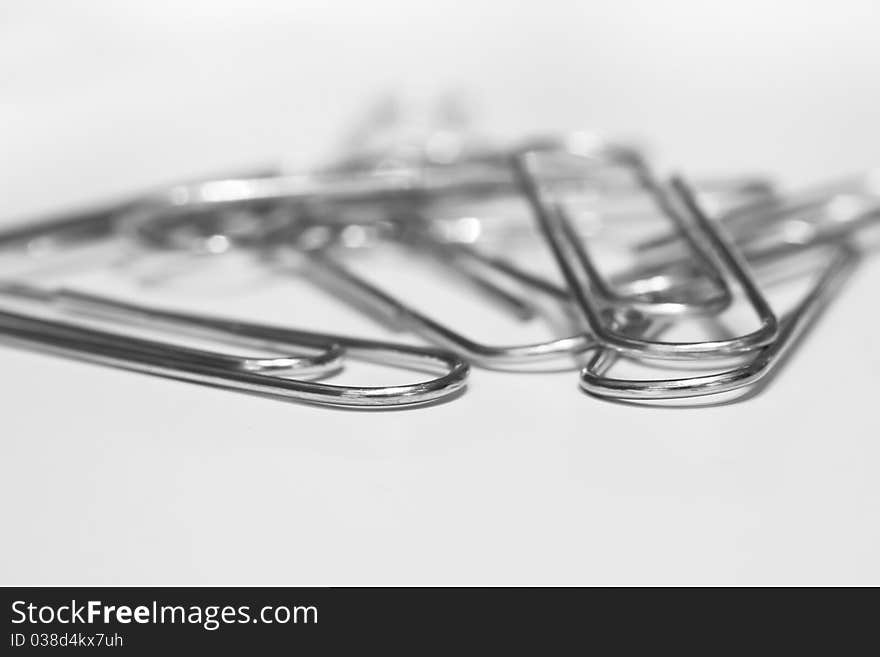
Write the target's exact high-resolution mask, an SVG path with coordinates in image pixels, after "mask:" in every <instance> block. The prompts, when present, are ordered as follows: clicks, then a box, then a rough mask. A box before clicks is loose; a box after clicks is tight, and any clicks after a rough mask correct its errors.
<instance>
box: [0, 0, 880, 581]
mask: <svg viewBox="0 0 880 657" xmlns="http://www.w3.org/2000/svg"><path fill="white" fill-rule="evenodd" d="M878 13H880V5H878V4H877V3H876V2H873V1H872V0H866V1H864V2H850V1H837V2H808V1H805V0H801V1H800V2H794V1H791V2H788V1H777V2H773V3H768V2H751V1H748V2H744V1H739V2H728V3H715V2H699V1H697V0H693V1H676V2H641V3H638V2H623V1H621V0H616V1H614V2H610V1H609V2H604V1H603V2H582V3H577V2H540V3H534V2H516V1H506V2H500V1H497V2H488V1H473V0H472V1H470V2H467V3H457V2H456V3H453V2H448V3H445V2H434V3H428V4H425V3H415V2H388V1H387V0H381V1H378V2H376V1H371V2H351V3H328V2H311V3H303V2H283V3H282V2H279V3H267V2H240V3H237V2H226V1H217V0H214V1H211V2H208V1H205V2H184V3H181V2H175V3H171V2H167V3H164V2H138V3H135V2H118V1H117V2H110V1H106V2H89V3H67V2H57V3H47V2H39V1H36V2H35V1H27V2H26V1H23V0H21V1H15V0H13V1H11V2H10V1H9V0H7V1H6V2H4V3H3V4H2V5H0V192H2V193H0V222H3V223H6V222H7V221H8V222H13V221H15V220H20V219H24V218H27V217H30V216H38V215H39V214H41V213H43V212H54V211H59V210H63V209H65V208H66V207H69V206H71V205H76V204H80V203H85V202H91V201H99V200H101V199H104V198H112V197H114V196H116V195H119V194H122V193H125V192H128V191H133V190H138V189H140V188H142V187H143V186H145V185H151V184H155V183H160V182H164V181H168V180H173V179H175V178H177V177H180V176H192V175H195V174H200V173H203V172H205V171H217V170H225V169H229V168H235V167H239V166H242V165H250V164H254V163H262V162H267V161H269V162H271V161H275V160H277V159H278V158H279V157H284V158H285V159H287V160H288V161H294V162H309V161H314V159H315V158H318V157H320V156H322V155H324V154H325V153H327V152H328V151H331V150H332V149H333V148H334V147H335V146H336V145H337V143H338V140H339V137H340V131H341V130H342V129H343V128H344V127H345V126H346V124H347V123H348V122H350V120H351V119H352V118H353V117H355V116H357V114H358V112H359V111H361V110H362V109H363V107H364V106H365V105H366V104H368V102H369V101H370V99H371V98H373V97H374V96H375V95H376V94H377V93H380V92H385V91H393V90H398V89H402V90H407V91H410V90H414V91H416V92H417V93H427V94H430V93H433V92H435V91H442V90H445V89H448V88H450V87H454V88H460V89H463V90H464V91H466V92H467V93H469V94H471V95H472V96H473V97H476V98H477V99H478V101H479V102H478V105H479V109H480V113H481V116H482V118H483V120H484V122H485V125H486V126H488V129H489V130H490V131H492V132H493V133H496V134H498V135H511V134H518V133H522V132H525V131H528V130H531V129H546V128H553V129H557V130H564V129H570V128H588V129H592V130H599V131H602V132H605V133H609V134H613V135H632V136H636V137H642V138H645V139H646V140H647V141H649V142H650V144H651V145H652V146H653V147H654V148H655V149H656V150H657V151H658V152H659V153H661V154H662V155H663V156H664V157H665V158H666V159H669V160H670V161H672V162H673V163H675V164H677V165H679V166H680V167H682V168H683V169H684V170H686V171H688V172H692V171H696V172H703V173H722V172H738V171H751V170H756V171H759V172H766V173H770V174H773V175H775V176H776V177H777V178H778V179H779V180H781V181H783V182H790V183H799V182H809V181H814V180H820V179H822V178H828V177H833V176H835V175H839V174H845V173H849V172H853V171H858V170H860V169H864V168H866V167H869V166H872V165H876V164H877V163H878V153H880V129H878V125H877V124H878V119H880V71H878V62H880V45H878V43H880V42H878V40H877V32H878V28H880V20H878V19H880V15H878ZM878 286H880V262H877V261H871V262H868V263H867V264H866V265H865V266H863V268H862V269H861V270H860V271H859V272H858V274H857V275H856V277H855V278H854V279H853V281H852V283H851V284H850V285H848V286H847V287H846V288H845V290H844V291H843V293H842V294H841V296H840V298H839V299H837V300H836V301H835V303H834V304H833V305H832V307H831V308H830V309H829V312H828V313H827V315H825V316H824V317H823V318H822V320H821V322H820V323H819V324H818V325H817V327H816V329H815V330H814V331H813V332H811V334H810V335H809V336H808V339H807V340H806V341H805V343H804V344H803V345H802V347H801V348H800V349H799V350H798V352H797V353H796V355H795V357H794V358H793V359H792V360H791V362H790V364H789V365H788V366H787V367H786V368H785V370H784V371H783V372H782V374H781V376H779V377H778V378H777V379H776V380H775V381H774V382H773V385H772V386H771V387H770V388H769V389H768V390H767V391H766V392H765V393H764V394H761V395H759V396H757V397H755V398H753V399H751V400H748V401H746V402H744V403H741V404H734V405H727V406H718V407H714V408H704V409H685V410H682V409H676V410H657V409H643V408H631V407H626V406H621V405H613V404H609V403H604V402H601V401H598V400H595V399H591V398H588V397H585V396H583V395H582V394H581V393H579V392H578V390H577V387H576V383H575V376H574V375H573V373H570V372H569V373H561V374H544V375H532V376H525V375H511V374H500V373H491V372H486V371H476V372H475V373H474V375H473V383H472V385H471V388H470V390H469V392H468V393H467V394H466V395H465V396H464V397H462V398H461V399H459V400H457V401H455V402H454V403H450V404H446V405H441V406H435V407H432V408H427V409H421V410H413V411H405V412H393V413H375V412H371V413H363V412H351V411H347V412H345V411H342V412H340V411H333V410H326V409H320V408H312V407H305V406H301V405H295V404H284V403H278V402H272V401H268V400H265V399H260V398H254V397H248V396H244V395H236V394H232V393H227V392H223V391H220V390H213V389H209V388H201V387H197V386H192V385H187V384H183V383H176V382H171V381H167V380H162V379H154V378H150V377H145V376H139V375H133V374H128V373H124V372H121V371H116V370H112V369H107V368H101V367H96V366H91V365H86V364H78V363H72V362H69V361H64V360H60V359H56V358H52V357H49V356H43V355H37V354H32V353H27V352H23V351H18V350H13V349H11V348H8V347H2V348H0V370H2V377H0V387H2V407H0V408H2V416H0V450H2V456H0V512H2V516H0V525H2V527H3V530H2V534H3V539H2V542H0V544H2V548H0V550H2V560H0V581H2V583H4V584H49V583H58V584H61V583H81V584H99V583H112V584H119V583H125V584H135V583H143V584H159V583H165V584H186V583H190V584H197V583H210V584H221V583H235V584H245V583H248V584H342V583H347V584H367V583H373V584H410V583H434V584H441V583H442V584H452V583H459V584H492V583H494V584H500V583H504V584H551V583H555V584H563V583H566V584H573V583H868V582H873V583H878V581H880V564H878V560H877V558H876V555H877V553H878V549H880V525H878V514H880V486H878V483H877V481H878V478H877V474H876V473H877V470H878V462H880V441H878V440H877V438H878V433H880V432H878V430H877V426H878V420H877V415H876V409H877V407H876V393H877V391H878V383H880V347H878V341H877V338H876V332H877V319H878V313H877V310H876V300H877V289H878ZM304 310H306V311H307V310H308V309H307V308H306V309H304ZM452 310H453V309H451V308H437V309H436V312H437V313H438V314H442V313H444V312H445V313H449V312H452Z"/></svg>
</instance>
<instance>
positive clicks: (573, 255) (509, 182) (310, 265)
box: [0, 135, 880, 407]
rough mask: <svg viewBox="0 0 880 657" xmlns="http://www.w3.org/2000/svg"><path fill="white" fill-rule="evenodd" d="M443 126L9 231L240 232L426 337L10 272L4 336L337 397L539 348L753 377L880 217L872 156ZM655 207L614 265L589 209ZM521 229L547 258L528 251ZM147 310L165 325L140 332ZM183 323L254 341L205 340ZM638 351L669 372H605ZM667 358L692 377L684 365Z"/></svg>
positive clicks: (1, 245) (652, 382)
mask: <svg viewBox="0 0 880 657" xmlns="http://www.w3.org/2000/svg"><path fill="white" fill-rule="evenodd" d="M441 137H442V139H432V140H429V142H428V143H426V144H423V145H420V146H419V147H417V148H410V149H409V150H407V151H406V153H405V154H404V155H400V156H398V155H399V153H398V154H396V155H395V157H389V154H388V153H387V152H383V153H375V152H369V150H366V151H363V150H362V151H361V152H356V153H354V154H352V155H351V156H350V157H347V158H345V159H344V160H343V161H340V162H337V163H335V164H334V165H333V166H330V167H322V168H320V169H317V170H314V171H310V172H308V173H305V174H298V175H276V174H273V175H260V176H256V177H242V178H231V179H222V180H209V181H200V182H195V183H186V184H180V185H175V186H173V187H171V188H168V189H164V190H160V191H154V192H150V193H147V194H144V195H142V196H140V197H138V198H135V199H132V200H129V201H126V202H124V203H119V204H114V205H112V206H110V207H105V208H101V209H99V210H96V211H90V212H86V213H79V214H76V215H72V216H67V217H62V218H61V219H56V220H52V221H48V222H42V223H30V224H26V225H22V226H21V227H18V228H13V229H7V230H6V231H5V232H4V233H2V234H0V249H2V253H4V254H6V255H7V256H8V255H9V254H10V253H13V252H18V255H19V256H22V255H23V256H24V257H27V258H42V259H46V258H52V257H54V255H53V254H57V253H61V252H64V251H65V250H66V249H69V248H71V247H72V245H77V244H89V243H91V242H94V241H99V240H102V239H105V238H107V237H108V236H113V237H114V239H117V240H119V239H122V240H127V241H129V242H130V243H132V244H137V245H138V248H142V249H148V250H152V251H175V252H185V253H192V254H201V255H211V254H222V253H228V252H230V251H231V250H246V251H249V252H252V253H253V254H255V255H258V256H259V257H258V258H257V259H256V261H257V262H263V263H275V264H277V263H279V262H281V263H283V262H285V261H286V260H288V259H291V258H295V259H297V261H298V262H300V263H302V262H305V263H306V265H305V266H306V268H307V269H308V270H309V271H310V272H311V273H312V274H314V275H316V276H318V275H320V276H322V277H324V278H325V279H332V281H333V283H334V286H335V288H336V289H337V290H339V293H340V294H342V295H344V296H346V297H347V298H356V299H357V300H358V304H359V306H361V307H364V306H365V307H367V309H368V311H369V312H370V313H373V314H376V313H378V314H379V315H380V316H382V317H384V318H385V319H386V320H388V321H390V322H392V323H393V324H395V325H396V327H397V328H398V329H404V330H406V331H410V332H411V333H412V334H414V335H416V336H419V337H420V338H421V339H423V340H426V341H428V342H429V343H431V344H432V346H416V345H414V344H399V343H396V342H385V341H378V340H373V339H365V338H361V337H354V336H350V335H340V334H337V333H335V332H323V331H320V332H316V331H304V330H298V329H297V328H293V327H290V326H270V325H265V324H263V323H259V322H252V321H245V320H243V319H241V318H232V317H225V318H221V317H217V316H213V315H209V314H199V313H194V312H181V311H176V310H175V311H172V310H169V309H167V308H160V307H154V306H153V305H147V304H140V303H135V302H133V301H131V300H123V299H119V298H114V297H110V296H104V295H98V294H94V293H88V292H85V291H82V290H80V291H76V290H74V289H71V288H68V287H64V286H63V285H51V286H47V285H40V284H37V282H35V280H33V279H29V278H28V277H21V276H14V275H7V276H5V278H4V281H3V282H2V285H0V307H2V309H0V341H2V342H3V343H5V344H13V345H17V346H22V347H27V348H35V349H38V350H42V351H47V352H50V353H57V354H59V355H64V356H68V357H74V358H77V359H81V360H86V361H90V362H96V363H102V364H109V365H112V366H116V367H121V368H125V369H128V370H134V371H141V372H145V373H149V374H153V375H159V376H166V377H170V378H174V379H178V380H185V381H192V382H197V383H202V384H208V385H213V386H220V387H224V388H229V389H236V390H242V391H247V392H253V393H260V394H266V395H271V396H273V397H279V398H287V399H293V400H298V401H303V402H308V403H317V404H326V405H331V406H372V407H393V406H401V405H411V404H421V403H425V402H431V401H436V400H440V399H445V398H452V397H454V396H456V395H457V394H459V393H460V392H461V391H462V390H463V388H464V387H465V385H466V381H467V378H468V375H469V370H470V366H471V365H474V366H478V367H487V368H500V369H505V368H507V369H510V368H518V367H520V366H527V365H529V364H530V363H546V362H547V361H560V362H562V363H564V364H565V365H564V366H565V367H568V368H569V369H572V370H577V371H579V372H580V374H579V380H580V386H581V388H582V389H583V390H584V391H586V392H587V393H589V394H590V395H593V396H596V397H601V398H611V399H623V400H670V399H682V398H692V397H698V396H705V395H714V394H717V393H726V392H729V391H733V390H740V389H747V388H750V387H751V386H753V385H754V384H756V383H757V382H758V381H759V380H760V379H762V378H763V377H766V375H767V374H768V373H770V372H771V371H772V370H773V369H774V367H775V366H776V365H777V364H778V363H779V362H780V360H781V359H782V358H783V357H784V355H785V354H786V352H787V351H789V350H790V348H791V347H792V345H793V344H794V343H795V341H796V340H797V339H798V337H799V335H800V334H801V333H802V332H803V331H804V329H805V328H806V327H807V326H808V325H809V324H810V322H811V321H812V320H813V318H815V317H816V315H817V313H818V312H819V311H820V309H821V308H822V307H823V306H824V305H825V303H826V302H827V301H828V300H829V299H830V298H831V297H832V296H833V295H834V293H835V291H836V290H837V289H838V286H839V285H840V284H841V282H842V281H843V280H844V278H845V277H846V275H847V273H848V272H850V271H851V270H852V268H853V265H854V263H855V262H856V260H857V257H858V250H857V248H856V247H855V245H854V244H855V238H856V236H857V235H860V234H861V233H862V232H863V229H865V228H867V227H868V226H869V225H871V224H872V223H875V220H876V219H877V218H878V216H880V178H878V176H876V175H874V176H873V177H872V176H871V175H865V176H863V177H860V178H854V179H851V180H845V181H841V182H839V183H835V184H829V185H827V186H823V187H821V188H813V189H809V190H806V191H803V192H794V193H790V192H786V193H781V192H779V191H778V190H776V189H775V188H774V187H773V185H771V184H769V183H767V182H765V181H763V180H762V179H759V178H756V179H746V178H743V179H732V180H727V181H716V182H706V183H699V182H696V183H694V184H693V186H692V185H690V184H688V183H686V182H685V181H684V180H683V179H682V178H680V177H673V178H671V179H669V180H661V179H659V178H658V177H657V175H656V174H655V173H654V171H653V169H652V166H651V165H650V164H649V162H648V161H647V159H646V157H645V156H644V155H643V154H642V153H640V152H639V150H637V149H635V148H633V147H630V146H626V145H620V144H613V143H602V142H599V141H597V140H595V139H589V138H586V137H584V136H583V135H572V136H570V137H565V138H558V139H555V138H549V139H544V138H541V139H534V140H531V141H529V142H527V143H520V144H517V145H516V146H513V147H507V148H499V149H489V148H478V147H471V146H470V145H469V144H468V143H467V141H466V140H462V139H458V140H457V141H456V140H455V139H453V138H451V137H450V136H449V135H441ZM488 208H491V212H490V211H489V210H488ZM507 209H509V216H508V215H506V214H505V213H506V211H507ZM482 211H485V212H486V213H488V214H491V215H492V218H491V220H490V219H489V218H488V217H487V218H485V219H484V218H483V217H481V212H482ZM465 218H466V221H465V220H464V219H465ZM648 224H651V226H652V229H651V230H650V231H648V232H649V233H650V234H648V235H646V234H645V233H644V231H642V235H641V237H640V238H639V239H637V240H635V241H633V240H630V241H629V242H628V243H627V244H626V248H625V249H624V251H626V252H627V253H628V256H629V260H628V261H627V264H626V265H625V266H624V267H623V268H620V267H618V268H617V270H616V271H615V272H614V273H613V274H609V273H608V272H607V271H605V270H606V268H607V267H608V264H607V262H606V263H603V262H602V255H603V252H602V248H601V242H600V240H598V239H594V238H593V234H594V233H595V230H594V229H595V227H596V226H597V225H601V226H605V227H608V226H611V228H612V229H613V228H614V227H615V226H617V227H623V228H624V229H625V230H624V232H626V231H630V232H636V233H638V232H639V230H640V227H644V226H646V225H648ZM352 236H355V237H356V238H357V239H356V240H354V241H356V242H357V243H358V244H359V245H361V246H362V245H363V244H364V243H368V244H372V243H382V244H394V245H396V246H398V247H400V248H403V249H406V250H407V251H408V252H410V253H412V254H415V256H414V257H419V258H432V259H434V260H438V261H440V262H442V263H443V266H444V267H446V268H448V270H449V271H453V272H455V273H456V275H457V276H458V277H459V278H457V279H456V280H458V281H466V284H467V285H470V286H471V288H472V289H479V290H480V292H481V293H485V294H486V295H488V296H489V297H491V298H493V299H494V301H497V302H500V303H501V304H502V305H504V306H505V307H506V308H507V309H509V310H511V311H512V312H513V313H514V315H515V316H516V317H518V318H519V319H521V320H523V321H526V320H529V319H531V318H534V316H535V315H536V314H537V313H539V312H543V311H539V310H538V309H539V308H544V307H550V308H553V309H555V311H558V313H559V316H560V317H563V318H564V321H565V323H566V325H567V326H568V327H570V328H569V330H565V331H563V332H562V334H557V335H555V336H552V337H551V338H549V339H547V340H546V341H543V342H538V343H534V342H532V343H528V344H515V345H507V344H485V343H483V342H477V341H476V340H474V339H471V338H470V337H466V336H465V335H463V334H461V333H459V332H458V331H456V330H454V329H452V328H450V326H448V325H447V324H445V323H443V322H441V321H440V320H438V319H436V318H435V317H434V316H432V315H430V314H428V312H427V311H423V310H416V309H415V308H414V307H412V306H411V305H409V304H405V303H404V302H402V301H401V300H400V299H399V298H398V297H397V296H395V295H394V294H392V292H390V291H389V290H387V289H385V288H383V287H380V286H379V285H377V284H375V283H373V282H371V281H369V280H368V279H367V278H366V277H363V276H361V275H359V274H356V273H355V272H354V270H353V269H351V268H350V267H349V266H348V264H347V263H346V260H345V258H346V255H345V254H346V249H347V247H350V246H351V243H352ZM516 236H519V238H521V241H522V240H525V241H526V242H528V246H529V248H531V249H532V250H533V251H534V252H536V253H537V252H541V253H542V254H543V256H542V257H545V259H546V262H548V263H550V265H551V267H550V268H549V269H547V268H546V267H545V268H544V269H541V268H540V267H538V266H537V265H534V266H533V264H534V263H533V262H532V261H531V259H530V258H523V257H519V256H518V255H516V253H517V249H518V248H520V246H521V244H520V246H516V247H514V246H511V245H513V244H514V243H515V242H516V239H518V238H517V237H516ZM523 236H524V237H523ZM499 245H500V248H499ZM493 246H494V247H495V248H493ZM538 260H539V258H538V257H537V256H536V257H535V258H534V261H535V262H537V261H538ZM804 263H806V265H807V266H806V268H805V266H804ZM816 263H818V264H816ZM553 269H555V271H553ZM780 273H781V274H782V276H781V278H783V279H784V278H792V277H795V278H798V277H800V278H809V279H810V280H811V286H810V287H809V289H808V291H807V292H806V293H805V294H803V295H801V296H800V298H799V300H798V301H797V302H796V303H795V304H793V307H791V308H790V309H788V310H787V312H785V313H784V314H781V315H779V314H777V312H775V311H774V308H773V307H772V306H771V303H770V302H769V301H768V300H767V298H766V296H765V295H766V293H767V289H768V288H769V287H770V286H772V285H773V284H775V283H774V280H776V279H779V278H780V276H779V274H780ZM462 275H463V277H462ZM737 308H739V309H740V311H742V309H743V308H745V309H746V310H749V311H750V313H751V315H752V317H751V319H750V321H751V323H752V325H751V327H749V328H748V329H743V330H741V331H735V332H733V333H731V332H730V331H729V330H727V331H726V332H725V331H718V330H716V331H715V332H714V333H712V332H711V331H710V334H709V335H708V336H703V337H702V338H701V339H696V338H694V337H690V338H688V339H685V340H680V339H679V340H675V341H670V340H669V338H668V336H670V335H675V334H676V332H679V333H681V332H682V331H685V332H686V330H685V329H686V327H688V326H693V327H699V326H702V327H705V326H707V325H708V324H711V322H712V321H713V320H715V319H717V318H719V317H721V315H722V314H723V313H727V312H729V311H731V310H732V309H737ZM707 323H708V324H707ZM555 326H557V327H558V326H559V324H558V323H557V324H556V325H555ZM133 327H138V328H143V327H151V328H152V329H154V330H157V331H162V332H163V335H167V336H168V337H167V339H156V338H155V337H143V336H139V335H138V334H137V332H136V331H133V330H132V329H133ZM716 328H717V327H716ZM181 335H190V336H192V335H203V336H208V337H211V338H213V339H215V340H217V341H218V342H220V343H222V344H224V345H227V347H228V345H236V346H237V347H238V348H239V349H245V348H247V349H251V350H252V351H255V352H256V351H259V352H261V353H260V354H259V355H255V354H250V355H241V354H238V353H231V352H230V351H229V349H228V348H224V349H207V348H203V347H194V346H192V345H187V344H184V343H182V342H181V341H180V340H178V339H177V338H178V337H179V336H181ZM358 360H361V361H367V362H378V363H382V364H384V365H394V366H400V367H401V368H406V369H410V370H412V371H414V372H424V371H430V372H432V376H434V377H435V378H430V379H428V380H419V381H417V382H414V383H405V384H396V385H392V386H349V385H337V384H334V383H331V382H328V380H329V379H330V378H331V377H333V376H335V375H336V374H337V373H339V372H340V371H341V370H342V369H343V368H344V367H345V366H346V364H347V363H348V362H350V361H358ZM625 363H630V364H635V365H645V366H648V367H650V368H654V369H658V368H659V370H661V372H662V374H661V375H660V376H657V375H654V376H653V377H649V378H614V377H612V376H610V375H609V372H610V370H611V368H612V367H620V366H622V365H624V364H625ZM674 368H677V369H682V370H685V374H686V375H685V376H680V375H678V374H675V375H672V374H671V373H670V371H671V370H672V369H674Z"/></svg>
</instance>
